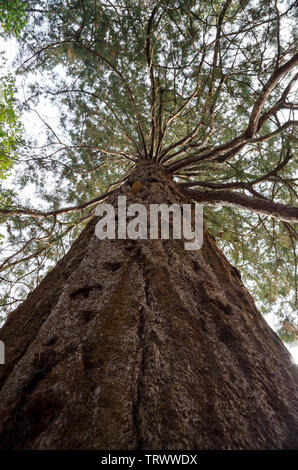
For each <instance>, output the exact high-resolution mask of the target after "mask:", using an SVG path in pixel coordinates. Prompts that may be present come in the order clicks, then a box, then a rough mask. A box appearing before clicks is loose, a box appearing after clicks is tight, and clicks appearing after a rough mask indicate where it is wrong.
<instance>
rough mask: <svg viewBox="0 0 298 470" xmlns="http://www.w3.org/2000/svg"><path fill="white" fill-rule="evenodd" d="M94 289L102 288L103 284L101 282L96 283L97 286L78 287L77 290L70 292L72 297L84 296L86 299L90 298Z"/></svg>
mask: <svg viewBox="0 0 298 470" xmlns="http://www.w3.org/2000/svg"><path fill="white" fill-rule="evenodd" d="M93 289H98V290H102V286H101V285H100V284H96V285H95V286H90V287H81V288H80V289H77V290H76V291H74V292H72V293H71V294H70V298H71V299H75V298H76V297H79V296H80V297H83V298H84V299H88V297H89V294H90V292H91V291H92V290H93Z"/></svg>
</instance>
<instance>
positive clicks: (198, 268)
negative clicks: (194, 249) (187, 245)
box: [192, 261, 200, 273]
mask: <svg viewBox="0 0 298 470" xmlns="http://www.w3.org/2000/svg"><path fill="white" fill-rule="evenodd" d="M192 266H193V270H194V271H195V272H196V273H198V272H199V270H200V266H199V263H198V262H197V261H194V262H193V263H192Z"/></svg>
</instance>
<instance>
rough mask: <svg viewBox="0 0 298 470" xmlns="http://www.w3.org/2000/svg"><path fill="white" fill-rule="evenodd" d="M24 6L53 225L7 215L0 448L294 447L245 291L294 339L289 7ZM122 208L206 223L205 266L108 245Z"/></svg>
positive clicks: (26, 62) (28, 175)
mask: <svg viewBox="0 0 298 470" xmlns="http://www.w3.org/2000/svg"><path fill="white" fill-rule="evenodd" d="M21 4H22V12H23V11H24V5H25V7H26V14H27V23H26V26H24V24H25V22H23V23H22V25H23V27H24V29H23V33H22V34H21V33H20V31H19V30H18V35H19V36H20V38H19V42H20V46H21V47H20V50H21V53H20V57H19V61H20V63H19V65H18V83H19V86H20V87H21V81H22V80H23V81H24V83H23V86H24V91H25V100H24V103H23V107H24V113H29V112H31V113H33V114H35V115H36V116H38V119H40V121H41V122H42V123H43V125H44V127H45V129H46V132H43V131H42V129H40V130H39V134H38V136H37V139H36V141H35V142H34V141H33V140H32V137H30V136H28V141H27V143H26V145H23V146H22V148H20V149H19V152H18V162H17V163H16V164H15V174H16V184H17V183H18V184H19V185H20V187H21V188H24V187H25V186H26V184H28V183H31V184H33V183H34V184H35V187H36V190H37V191H38V197H39V201H40V205H41V207H40V208H38V207H36V204H37V203H38V201H37V202H36V204H35V205H34V203H33V201H29V202H27V203H26V202H24V200H23V199H24V196H23V197H22V195H20V196H19V195H18V196H17V194H16V191H15V192H14V191H10V197H9V200H8V199H5V203H4V200H2V199H0V204H1V207H0V215H1V220H2V221H3V223H4V224H5V225H4V226H5V227H6V231H5V235H6V241H5V242H3V248H7V244H10V251H9V252H8V254H5V255H4V256H3V259H2V262H1V266H0V270H1V279H2V282H3V290H2V305H3V309H4V312H7V311H9V310H11V308H12V305H13V304H16V303H19V305H18V306H17V308H16V309H15V310H14V311H13V312H11V313H10V314H9V315H8V318H7V320H6V322H5V324H4V326H3V328H2V329H1V331H0V339H1V340H2V341H3V342H4V343H5V347H6V364H5V365H4V366H0V367H1V368H0V377H1V382H0V383H1V385H0V386H1V390H0V398H1V400H0V416H1V425H0V426H1V427H0V445H1V448H2V449H74V448H76V449H105V448H108V449H254V448H255V449H294V448H298V435H297V429H298V413H297V411H298V410H297V386H298V381H297V367H296V366H295V365H294V364H293V363H292V360H291V357H290V354H289V352H288V351H287V349H286V348H285V346H284V345H283V343H282V341H281V340H280V339H279V337H278V336H277V335H276V334H275V333H274V332H273V331H272V330H271V328H270V327H269V326H268V325H267V323H266V321H265V320H264V319H263V317H262V315H261V313H260V312H259V311H258V310H257V308H256V306H255V303H254V301H253V299H252V297H251V296H250V294H249V293H248V291H247V290H246V288H245V287H244V285H243V283H242V280H241V275H242V276H243V277H244V279H245V282H248V283H249V285H250V286H252V287H253V288H254V289H253V290H254V294H255V297H256V298H257V299H258V303H259V305H260V308H261V310H262V311H263V312H264V313H266V312H268V311H270V309H271V310H274V311H275V312H276V314H277V316H278V318H279V319H280V327H279V333H280V335H281V337H282V338H283V339H288V340H295V339H296V338H297V326H296V324H295V316H294V304H295V299H296V297H297V294H296V292H297V289H296V288H295V282H294V279H295V274H296V265H295V263H294V268H293V262H292V261H293V260H292V258H293V259H294V262H295V261H296V255H295V229H294V224H293V223H294V222H297V220H298V209H297V208H295V207H294V199H295V195H296V192H295V186H296V180H295V177H294V171H295V167H294V158H293V154H294V126H295V124H296V123H297V121H295V110H296V109H297V103H295V100H294V97H293V90H294V83H295V79H296V78H297V74H296V75H295V66H296V65H297V63H298V55H297V54H295V49H294V46H295V31H294V28H293V22H294V19H295V18H294V14H295V10H294V8H293V7H294V3H293V4H292V3H291V2H288V1H286V0H285V1H280V2H276V1H271V0H266V1H264V2H262V5H261V6H258V8H257V9H256V8H255V6H254V3H253V2H250V1H248V0H241V1H240V0H239V1H238V0H235V1H233V0H226V1H223V0H217V1H215V0H214V1H211V2H209V1H203V0H201V1H199V2H198V1H193V0H187V1H183V2H182V1H178V0H177V1H167V0H161V1H150V2H147V1H141V0H140V1H129V2H127V1H122V0H119V1H118V2H113V1H111V2H110V1H108V2H104V1H103V2H101V1H100V2H94V1H91V0H90V1H89V0H73V1H69V2H68V8H66V7H65V2H62V1H59V0H52V1H51V0H50V1H47V2H44V1H41V0H40V1H33V0H32V1H31V0H30V1H28V2H21ZM22 56H23V57H22ZM36 77H37V79H36ZM50 103H51V106H54V107H55V108H54V109H55V110H56V111H57V112H59V113H60V124H59V125H58V122H57V119H56V116H55V117H53V116H52V122H51V121H50V120H49V119H48V116H47V117H45V116H44V115H43V112H44V111H42V112H41V109H42V108H41V104H43V106H45V104H46V105H47V106H50ZM43 109H45V108H43ZM25 116H29V114H25ZM136 181H139V182H141V183H142V184H141V185H140V187H141V191H140V192H137V193H136V192H134V191H132V184H133V183H134V182H136ZM21 194H22V193H21ZM119 195H125V196H126V198H127V201H128V203H130V202H139V203H142V204H144V205H145V206H147V207H149V205H150V204H152V203H167V204H172V203H177V204H179V205H182V204H185V203H194V202H198V203H200V204H204V206H207V208H206V209H204V212H205V227H204V243H203V246H202V248H201V249H200V250H193V251H186V250H185V249H184V241H183V240H174V239H170V240H162V239H159V240H141V239H137V240H129V239H127V240H122V239H120V240H119V239H115V240H99V239H98V238H97V237H96V235H95V225H96V222H97V218H96V217H95V216H94V208H95V207H96V205H97V204H99V203H101V202H102V201H105V202H109V203H110V204H113V205H115V207H116V203H117V198H118V196H119ZM1 201H3V202H1ZM209 206H210V207H209ZM214 206H220V207H219V208H218V207H215V208H214ZM239 209H240V210H239ZM70 245H71V246H70ZM218 246H219V247H220V248H222V249H224V251H225V253H226V256H227V257H228V258H229V259H230V260H231V261H233V262H234V263H236V264H237V266H238V267H239V268H240V269H241V274H240V272H239V270H238V269H237V268H235V267H233V266H232V265H231V264H230V262H229V261H228V260H227V258H226V257H225V255H224V254H223V253H222V251H221V249H220V248H219V247H218ZM68 247H70V249H69V251H68V252H67V249H68ZM3 251H4V253H5V250H3ZM55 262H57V264H56V266H55V267H53V266H54V264H55ZM40 279H42V280H41V281H40ZM36 286H37V287H36ZM28 292H30V293H29V295H28V296H27V294H28ZM26 296H27V298H26ZM24 298H25V300H24V301H23V302H22V303H21V301H22V300H23V299H24Z"/></svg>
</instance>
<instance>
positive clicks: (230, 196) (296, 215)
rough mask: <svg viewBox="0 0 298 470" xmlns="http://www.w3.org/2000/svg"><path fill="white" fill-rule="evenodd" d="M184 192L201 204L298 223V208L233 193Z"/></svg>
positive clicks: (184, 190)
mask: <svg viewBox="0 0 298 470" xmlns="http://www.w3.org/2000/svg"><path fill="white" fill-rule="evenodd" d="M182 192H183V194H185V195H187V196H188V197H191V198H192V199H193V200H195V201H197V202H199V203H200V204H207V205H209V204H210V205H214V206H216V205H221V206H232V207H238V208H240V209H248V210H250V211H253V212H257V213H259V214H264V215H269V216H270V217H274V218H276V219H279V220H282V221H284V222H298V207H291V206H287V205H284V204H280V203H277V202H273V201H268V200H265V199H261V198H255V197H251V196H247V195H246V194H242V193H237V192H233V191H225V190H223V191H197V190H186V189H183V190H182Z"/></svg>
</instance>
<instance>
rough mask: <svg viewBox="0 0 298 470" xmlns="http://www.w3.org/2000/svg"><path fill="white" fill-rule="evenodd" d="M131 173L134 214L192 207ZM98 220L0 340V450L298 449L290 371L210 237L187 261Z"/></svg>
mask: <svg viewBox="0 0 298 470" xmlns="http://www.w3.org/2000/svg"><path fill="white" fill-rule="evenodd" d="M138 171H139V173H138V172H137V173H136V174H134V175H133V176H132V177H131V179H132V180H133V179H142V180H143V182H144V190H143V191H142V192H140V193H138V194H134V193H133V192H131V190H130V187H129V186H128V185H126V186H124V187H123V188H122V189H121V191H122V195H123V194H125V195H126V196H127V203H128V204H129V203H131V202H141V203H143V204H149V203H152V202H154V203H161V202H163V203H173V202H176V203H180V204H181V203H185V202H189V201H187V199H186V198H185V197H184V196H183V194H182V193H181V192H179V190H178V189H177V187H176V185H175V183H174V182H173V181H171V180H170V178H169V177H168V176H167V175H166V173H165V172H164V171H163V170H162V169H161V168H155V167H154V168H153V167H152V166H150V165H145V166H144V167H141V169H140V170H138ZM119 191H120V190H119ZM117 196H118V194H117V193H115V194H113V196H111V197H110V200H109V201H108V202H110V203H113V204H115V202H116V198H117ZM95 223H96V219H94V220H92V221H91V222H90V223H89V224H88V226H87V227H86V228H85V229H84V231H83V232H82V234H81V235H80V237H79V238H78V239H77V241H76V242H75V243H74V244H73V246H72V247H71V249H70V251H69V253H68V254H67V255H66V256H65V257H64V258H63V259H62V260H60V262H59V263H58V264H57V266H56V267H55V268H54V269H53V270H52V271H51V272H50V273H49V274H48V275H47V276H46V277H45V279H44V280H43V281H42V282H41V284H40V285H39V286H38V287H37V288H36V289H35V290H34V291H33V292H32V293H31V294H30V295H29V296H28V298H27V300H26V301H25V302H24V303H23V304H22V305H21V306H19V307H18V308H17V309H16V310H15V311H14V312H13V313H11V314H10V316H9V318H8V320H7V322H6V324H5V325H4V327H3V328H2V330H1V331H0V339H1V340H2V341H4V343H5V346H6V365H5V366H0V380H1V382H0V386H1V391H0V422H1V426H0V446H1V448H2V449H110V450H112V449H146V450H149V449H164V450H166V449H167V450H172V449H295V448H298V436H297V429H298V408H297V404H298V403H297V390H298V380H297V368H296V366H294V365H293V363H292V362H291V356H290V354H289V352H288V351H287V349H286V348H285V347H284V345H283V344H282V342H281V341H280V339H279V338H278V337H277V335H276V334H275V333H274V332H273V331H272V329H271V328H270V327H269V326H268V325H267V323H266V321H265V320H264V319H263V318H262V316H261V314H260V313H259V312H258V310H257V309H256V306H255V304H254V301H253V299H252V298H251V296H250V294H249V293H248V291H247V290H246V289H245V287H244V285H243V283H242V282H241V278H240V274H239V272H238V270H237V269H236V268H234V267H233V266H231V265H230V263H229V262H228V261H227V260H226V258H225V257H224V255H223V254H222V253H221V251H220V250H219V249H218V248H217V247H216V244H215V242H214V240H213V238H212V237H211V236H210V235H209V234H208V232H207V231H206V230H205V232H204V244H203V247H202V249H201V250H197V251H186V250H185V249H184V242H183V240H137V241H133V240H104V241H100V240H98V239H97V237H96V236H95Z"/></svg>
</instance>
